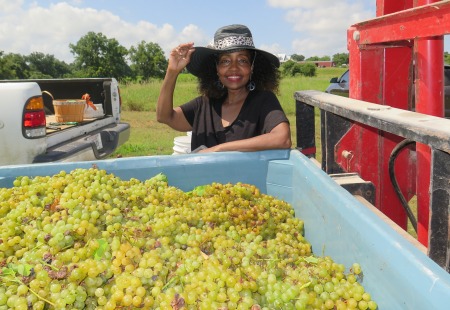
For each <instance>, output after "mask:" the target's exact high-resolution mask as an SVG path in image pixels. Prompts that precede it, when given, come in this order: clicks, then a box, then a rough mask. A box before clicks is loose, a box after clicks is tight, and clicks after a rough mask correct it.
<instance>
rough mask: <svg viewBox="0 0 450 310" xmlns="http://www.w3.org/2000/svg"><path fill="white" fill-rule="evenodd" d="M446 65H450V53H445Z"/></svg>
mask: <svg viewBox="0 0 450 310" xmlns="http://www.w3.org/2000/svg"><path fill="white" fill-rule="evenodd" d="M444 63H446V64H447V65H450V54H449V53H448V52H444Z"/></svg>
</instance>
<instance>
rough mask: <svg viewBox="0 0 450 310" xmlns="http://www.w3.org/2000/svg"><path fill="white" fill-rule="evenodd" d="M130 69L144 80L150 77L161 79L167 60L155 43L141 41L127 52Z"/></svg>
mask: <svg viewBox="0 0 450 310" xmlns="http://www.w3.org/2000/svg"><path fill="white" fill-rule="evenodd" d="M129 57H130V60H131V69H132V71H133V73H134V74H135V75H136V76H139V77H141V78H142V79H144V80H148V79H149V78H151V77H155V78H163V77H164V75H165V72H166V68H167V59H166V57H165V56H164V52H163V50H162V49H161V47H160V46H159V45H158V44H156V43H152V42H150V43H147V42H145V41H141V42H140V43H139V44H138V45H137V46H136V47H135V46H132V47H131V48H130V50H129Z"/></svg>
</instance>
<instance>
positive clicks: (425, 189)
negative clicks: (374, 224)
mask: <svg viewBox="0 0 450 310" xmlns="http://www.w3.org/2000/svg"><path fill="white" fill-rule="evenodd" d="M448 33H450V1H435V0H404V1H400V0H377V17H376V18H374V19H372V20H369V21H365V22H361V23H359V24H356V25H353V26H352V27H350V28H349V30H348V34H347V46H348V50H349V53H350V68H351V69H350V97H351V98H355V99H360V100H364V101H369V102H373V103H378V104H381V105H389V106H392V107H395V108H400V109H405V110H411V109H413V108H414V106H415V110H416V112H420V113H424V114H430V115H434V116H443V115H444V99H443V83H444V82H443V79H444V77H443V66H444V63H443V58H444V56H443V35H444V34H448ZM413 85H415V89H414V88H413ZM413 98H415V104H414V102H413V100H412V99H413ZM402 139H403V138H401V137H398V136H395V135H391V134H386V133H384V132H379V131H377V130H374V129H373V128H368V127H367V126H362V125H360V124H354V125H353V126H352V128H351V129H350V130H349V132H348V133H347V134H346V136H344V137H343V138H342V140H341V141H340V142H339V143H338V144H337V145H336V148H335V152H336V154H335V155H336V156H335V157H336V159H337V162H338V163H339V164H340V165H341V166H342V167H343V168H344V169H347V170H348V171H349V172H350V171H352V172H358V173H359V174H360V176H361V177H362V178H363V179H365V180H370V181H372V182H373V183H374V185H375V187H376V198H375V204H376V207H377V208H379V209H380V210H381V211H382V212H383V213H385V214H386V215H387V216H389V217H390V218H391V219H392V220H394V221H395V222H396V223H397V224H399V225H400V226H401V227H403V228H406V226H407V217H406V213H405V211H404V210H403V207H402V205H401V202H400V200H399V199H398V197H397V195H396V193H395V191H394V189H393V186H392V185H391V180H390V177H389V173H388V161H389V157H390V154H391V151H392V149H393V148H394V147H395V146H396V145H397V144H398V143H399V142H400V141H401V140H402ZM343 151H347V152H351V154H352V159H351V162H350V163H349V161H348V157H347V158H344V157H343V156H342V155H341V154H343ZM347 154H348V153H347ZM414 154H416V156H417V158H415V156H414ZM395 172H396V176H397V178H398V183H399V185H400V188H401V189H402V192H403V195H404V196H405V198H406V199H407V200H410V199H411V198H412V197H413V196H414V195H417V203H418V239H419V241H420V242H421V243H423V244H424V245H427V242H428V217H429V204H430V201H429V196H430V194H429V185H430V150H429V149H428V147H427V146H425V145H417V147H416V153H412V152H410V151H408V150H405V151H404V152H402V153H401V154H400V156H399V158H398V159H397V161H396V167H395Z"/></svg>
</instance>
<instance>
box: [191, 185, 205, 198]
mask: <svg viewBox="0 0 450 310" xmlns="http://www.w3.org/2000/svg"><path fill="white" fill-rule="evenodd" d="M205 187H206V186H205V185H200V186H197V187H196V188H194V189H193V190H192V192H193V193H195V194H197V195H198V196H203V194H205Z"/></svg>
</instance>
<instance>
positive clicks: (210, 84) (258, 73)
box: [198, 52, 280, 99]
mask: <svg viewBox="0 0 450 310" xmlns="http://www.w3.org/2000/svg"><path fill="white" fill-rule="evenodd" d="M216 59H217V55H213V56H210V58H209V59H208V60H207V61H205V64H204V66H203V68H202V70H201V73H200V74H199V75H198V81H199V85H198V88H199V91H200V93H201V94H202V95H205V96H207V97H209V98H215V99H218V98H222V97H224V96H225V95H226V94H227V89H226V88H224V87H223V85H221V83H219V77H218V76H217V69H216ZM252 62H253V73H252V75H251V78H250V81H253V82H254V83H255V86H256V88H255V89H256V90H268V91H271V92H273V93H275V94H277V93H278V87H279V85H280V71H279V70H278V68H277V67H275V66H273V65H272V64H271V63H270V62H269V61H268V60H266V58H265V57H264V56H263V55H261V54H257V53H254V52H253V53H252ZM221 86H222V87H221Z"/></svg>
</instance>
